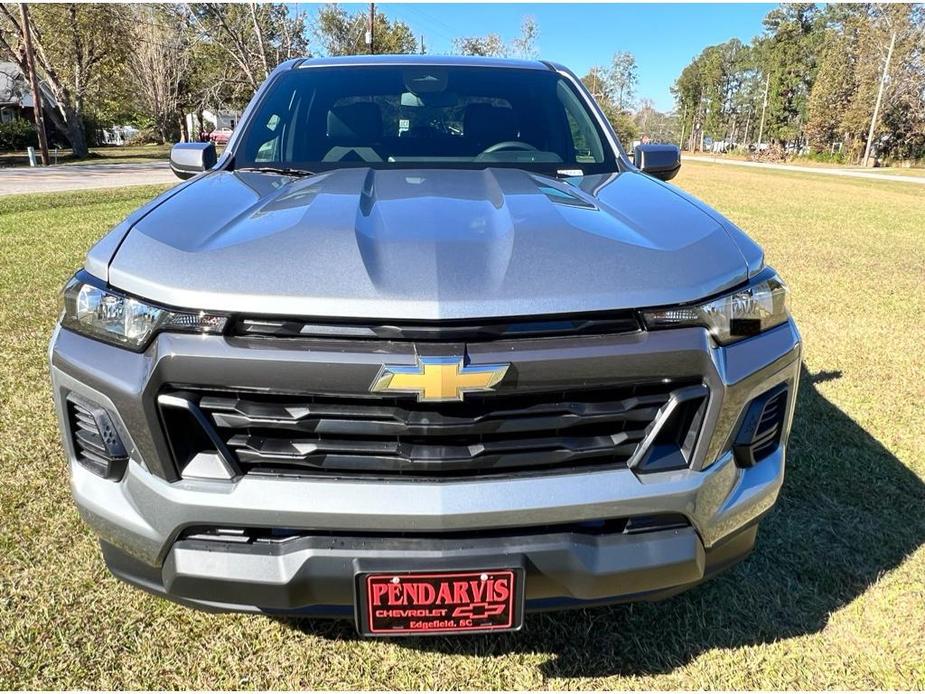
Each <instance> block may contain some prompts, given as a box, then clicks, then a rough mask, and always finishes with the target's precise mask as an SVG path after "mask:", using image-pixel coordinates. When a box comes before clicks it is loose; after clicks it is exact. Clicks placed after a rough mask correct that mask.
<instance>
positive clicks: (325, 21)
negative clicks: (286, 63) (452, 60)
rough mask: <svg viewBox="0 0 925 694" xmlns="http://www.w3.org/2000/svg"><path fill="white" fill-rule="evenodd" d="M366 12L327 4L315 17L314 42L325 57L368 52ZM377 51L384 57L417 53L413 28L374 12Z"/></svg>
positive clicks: (374, 47)
mask: <svg viewBox="0 0 925 694" xmlns="http://www.w3.org/2000/svg"><path fill="white" fill-rule="evenodd" d="M368 29H369V18H368V15H367V14H366V12H354V13H352V14H351V13H348V12H347V10H346V9H345V8H344V6H343V5H325V6H324V7H322V8H320V9H319V10H318V12H317V14H316V16H315V29H314V34H315V40H316V41H318V43H319V44H320V45H321V52H322V53H324V54H325V55H359V54H362V53H368V52H369V46H368V45H367V44H366V31H367V30H368ZM373 36H374V37H375V45H374V46H373V49H374V52H376V53H384V54H405V53H417V51H418V44H417V41H416V40H415V38H414V33H413V32H412V31H411V27H409V26H408V25H407V24H405V23H404V22H402V21H400V20H390V19H389V18H388V17H387V16H386V15H385V14H384V13H383V12H382V11H381V10H379V11H377V12H376V13H375V19H374V25H373Z"/></svg>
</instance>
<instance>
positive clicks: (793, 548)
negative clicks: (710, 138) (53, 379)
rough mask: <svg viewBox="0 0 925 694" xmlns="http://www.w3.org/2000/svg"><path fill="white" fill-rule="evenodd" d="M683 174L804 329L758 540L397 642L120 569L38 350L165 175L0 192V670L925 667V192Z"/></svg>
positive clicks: (913, 682)
mask: <svg viewBox="0 0 925 694" xmlns="http://www.w3.org/2000/svg"><path fill="white" fill-rule="evenodd" d="M677 183H678V184H679V185H680V186H682V187H684V188H686V189H687V190H689V191H691V192H693V193H694V194H696V195H698V196H700V197H702V198H704V199H705V200H707V201H708V202H710V203H711V204H713V205H715V206H716V207H717V208H719V209H720V210H721V211H722V212H724V213H726V214H728V215H729V216H730V217H731V218H732V219H733V220H734V221H735V222H737V223H738V224H740V225H741V226H742V227H744V228H746V229H748V230H749V231H750V232H751V233H752V234H753V235H754V236H755V237H756V238H757V239H758V241H760V242H761V243H762V244H763V245H764V247H765V248H766V250H767V256H768V260H769V262H770V263H771V264H773V265H774V266H775V267H776V268H778V270H779V271H780V272H781V273H782V275H783V276H784V278H785V279H786V280H787V281H788V282H789V284H790V287H791V289H792V291H793V311H794V314H795V316H796V318H797V321H798V322H799V325H800V329H801V330H802V334H803V337H804V340H805V352H804V358H805V376H804V378H803V383H802V385H801V392H800V402H799V405H798V412H797V418H796V422H795V428H794V433H793V439H792V444H793V445H792V448H791V454H790V461H789V464H790V466H789V472H788V477H787V481H786V484H785V489H784V492H783V496H782V499H781V502H780V504H779V505H778V507H777V509H776V511H774V512H773V513H772V515H770V516H769V517H768V518H767V519H766V520H765V521H764V522H763V525H762V530H761V533H760V534H759V546H758V549H757V551H756V553H755V554H754V555H753V556H752V557H751V558H750V559H748V560H747V561H746V562H745V563H743V564H741V565H739V566H738V567H737V568H735V569H734V570H732V571H730V572H728V573H726V574H724V575H722V576H721V577H719V578H718V579H716V580H714V581H713V582H711V583H708V584H705V585H703V586H701V587H698V588H696V589H694V590H692V591H690V592H688V593H686V594H684V595H682V596H679V597H676V598H673V599H671V600H669V601H666V602H663V603H658V604H637V605H630V606H621V607H614V608H604V609H595V610H588V611H578V612H566V613H560V614H549V615H530V616H528V619H527V624H526V628H525V629H524V631H523V632H521V633H518V634H510V635H505V636H495V637H487V638H481V637H480V638H467V639H447V638H440V639H435V640H406V641H391V642H388V641H386V642H384V641H362V640H358V639H356V638H355V636H354V633H353V629H352V627H351V626H350V625H349V624H345V623H330V622H308V623H294V622H281V621H278V620H274V619H269V618H265V617H253V616H236V615H209V614H204V613H200V612H195V611H191V610H188V609H186V608H183V607H179V606H177V605H174V604H171V603H168V602H165V601H163V600H159V599H156V598H153V597H151V596H149V595H147V594H145V593H142V592H140V591H138V590H135V589H133V588H129V587H127V586H125V585H123V584H121V583H119V582H118V581H116V580H115V579H114V578H111V577H110V576H109V575H108V574H107V572H106V570H105V569H104V568H103V564H102V561H101V559H100V556H99V552H98V549H97V545H96V543H95V540H94V538H93V536H92V535H91V534H90V532H89V531H88V530H87V529H86V528H85V527H84V526H83V525H82V524H81V522H80V520H79V519H78V516H77V512H76V511H75V509H74V507H73V505H72V504H71V501H70V498H69V491H68V483H67V470H66V467H65V463H64V460H63V457H62V453H61V447H60V444H59V442H58V434H57V429H56V426H55V419H54V416H53V412H52V407H51V398H50V392H49V391H50V389H49V384H48V376H47V369H46V364H45V359H46V354H45V350H46V347H47V341H48V337H49V335H50V333H51V329H52V325H53V323H54V320H55V316H56V312H57V292H58V290H59V288H60V286H61V285H62V284H63V282H64V281H65V279H66V278H67V277H68V276H69V274H70V273H71V272H72V271H73V270H74V268H76V267H77V266H78V265H79V264H80V262H81V258H82V256H83V253H84V252H85V251H86V249H87V247H88V246H89V245H90V244H91V243H92V242H93V241H94V240H95V239H96V238H98V237H99V236H100V235H101V234H102V232H103V231H104V230H105V229H106V228H107V227H108V226H110V225H111V224H113V223H114V222H116V221H118V220H119V219H120V218H121V217H122V216H123V215H124V214H125V213H126V212H128V211H129V210H131V209H132V208H134V207H135V206H137V205H138V204H140V203H141V202H143V201H144V200H146V199H148V198H149V197H150V196H151V195H153V194H154V192H155V189H149V188H131V189H126V190H124V191H119V192H111V191H107V192H80V193H67V194H52V195H44V196H15V197H9V198H4V199H0V326H2V330H0V359H2V365H3V366H2V372H0V418H2V420H0V421H2V430H0V473H2V475H3V483H2V484H0V521H2V528H3V532H2V534H0V543H2V545H0V549H2V552H3V560H2V562H0V580H2V586H3V589H2V592H0V688H147V687H152V688H220V687H242V688H277V687H278V688H289V687H307V688H320V687H325V688H349V687H359V688H374V689H375V688H384V689H391V688H420V687H436V688H465V689H480V688H499V687H506V688H537V687H545V688H578V687H582V688H590V687H595V688H596V687H603V688H639V687H642V688H657V689H661V688H693V689H699V688H724V689H736V688H741V687H745V688H748V687H762V688H787V687H804V688H813V689H816V688H820V689H821V688H831V687H848V688H853V687H860V688H880V687H885V688H892V687H898V688H908V687H919V688H921V687H925V547H923V543H925V425H923V419H922V407H923V402H925V373H923V372H925V357H923V353H925V329H923V325H925V319H923V315H925V288H923V285H925V221H923V220H925V190H923V189H922V188H921V187H920V186H917V185H912V184H900V183H886V182H884V183H879V182H873V181H861V180H849V179H839V178H834V177H824V176H818V175H812V174H791V173H779V172H772V171H757V170H751V169H742V168H739V167H716V166H710V165H705V164H691V163H688V164H685V166H684V168H683V169H682V173H681V175H680V176H679V177H678V179H677ZM677 233H679V234H683V233H684V229H680V228H679V229H678V230H677Z"/></svg>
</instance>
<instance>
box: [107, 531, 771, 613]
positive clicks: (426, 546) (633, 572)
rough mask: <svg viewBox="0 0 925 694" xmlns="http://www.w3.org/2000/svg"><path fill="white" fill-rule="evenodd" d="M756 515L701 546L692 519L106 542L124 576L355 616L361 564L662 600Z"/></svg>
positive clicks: (746, 546)
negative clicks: (524, 529) (681, 524)
mask: <svg viewBox="0 0 925 694" xmlns="http://www.w3.org/2000/svg"><path fill="white" fill-rule="evenodd" d="M756 532H757V525H756V524H753V525H751V526H749V527H747V528H745V529H743V530H741V531H740V532H738V533H737V534H736V535H734V536H732V537H731V538H728V539H727V540H726V541H724V542H723V543H721V544H720V545H717V546H714V547H712V548H710V549H709V550H705V549H704V547H703V544H702V543H701V541H700V538H699V536H698V535H697V533H696V532H695V531H694V530H693V529H692V528H690V527H688V528H678V529H671V530H660V531H653V532H646V533H640V534H637V535H627V534H613V535H582V534H578V533H555V534H534V535H524V536H515V537H487V538H475V539H465V540H459V539H447V538H441V539H430V538H426V539H422V538H382V537H375V538H370V537H367V538H363V537H330V536H305V537H299V538H296V539H293V540H291V541H288V542H285V543H280V544H265V545H257V544H240V545H239V544H235V543H230V542H218V541H212V540H181V541H179V542H177V543H175V544H174V546H173V547H172V548H171V550H170V552H169V553H168V555H167V558H166V560H165V562H164V564H163V566H161V567H153V566H149V565H147V564H144V563H142V562H140V561H138V560H137V559H134V558H133V557H131V556H130V555H128V554H126V553H124V552H122V551H121V550H119V549H118V548H116V547H114V546H112V545H109V544H106V543H102V548H103V554H104V557H105V559H106V563H107V565H108V566H109V569H110V570H111V571H112V572H113V574H115V575H116V576H117V577H119V578H121V579H122V580H124V581H127V582H128V583H131V584H134V585H137V586H139V587H141V588H144V589H146V590H149V591H151V592H153V593H156V594H158V595H162V596H164V597H167V598H170V599H172V600H175V601H177V602H181V603H184V604H187V605H190V606H193V607H197V608H200V609H206V610H213V611H225V610H230V611H245V612H262V613H269V614H306V615H313V616H332V617H338V616H340V617H350V616H352V615H353V610H354V602H355V585H356V576H357V575H358V574H360V573H365V572H383V571H415V570H441V571H442V570H467V569H488V568H522V569H523V570H524V572H525V575H526V580H525V598H526V609H527V610H528V611H536V610H544V609H558V608H565V607H580V606H591V605H596V604H606V603H613V602H624V601H632V600H658V599H662V598H665V597H669V596H671V595H674V594H676V593H679V592H681V591H682V590H685V589H686V588H689V587H691V586H693V585H695V584H697V583H699V582H700V581H702V580H703V579H705V578H708V577H709V576H711V575H712V574H715V573H716V572H718V571H720V570H722V569H724V568H726V567H727V566H730V565H731V564H733V563H735V562H736V561H738V560H740V559H742V558H744V557H745V556H746V555H747V554H748V553H749V552H750V551H751V550H752V548H753V546H754V543H755V536H756Z"/></svg>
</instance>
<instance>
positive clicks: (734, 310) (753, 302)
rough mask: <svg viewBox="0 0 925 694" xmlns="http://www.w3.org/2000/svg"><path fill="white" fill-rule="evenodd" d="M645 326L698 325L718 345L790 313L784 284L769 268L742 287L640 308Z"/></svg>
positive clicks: (759, 329)
mask: <svg viewBox="0 0 925 694" xmlns="http://www.w3.org/2000/svg"><path fill="white" fill-rule="evenodd" d="M642 315H643V319H644V320H645V322H646V327H647V328H649V329H650V330H657V329H659V328H684V327H688V326H702V327H704V328H706V329H707V330H709V331H710V334H711V335H712V336H713V338H714V339H715V340H716V341H717V342H718V343H720V344H721V345H725V344H729V343H730V342H735V341H736V340H741V339H742V338H744V337H750V336H752V335H757V334H758V333H760V332H762V331H764V330H767V329H768V328H773V327H774V326H775V325H780V324H781V323H783V322H785V321H786V320H787V318H788V317H789V316H790V312H789V311H788V309H787V285H785V284H784V283H783V282H782V281H781V279H780V277H778V276H777V274H776V273H775V272H774V271H773V270H771V269H770V268H769V269H767V270H765V271H764V272H762V273H761V274H759V275H758V276H757V277H755V279H754V280H753V281H752V283H751V284H750V285H749V286H747V287H745V288H744V289H737V290H736V291H734V292H732V293H730V294H727V295H726V296H721V297H720V298H718V299H713V300H712V301H708V302H705V303H702V304H698V305H695V306H676V307H673V308H660V309H653V310H649V311H643V312H642Z"/></svg>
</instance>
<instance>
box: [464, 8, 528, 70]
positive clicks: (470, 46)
mask: <svg viewBox="0 0 925 694" xmlns="http://www.w3.org/2000/svg"><path fill="white" fill-rule="evenodd" d="M539 35H540V28H539V25H538V24H537V22H536V18H535V17H531V16H526V17H524V18H523V20H522V21H521V24H520V35H519V36H518V37H517V38H515V39H512V40H511V41H510V43H505V41H504V39H503V38H502V37H501V35H500V34H495V33H491V34H486V35H485V36H462V37H459V38H455V39H453V52H454V53H456V54H457V55H481V56H489V57H497V58H507V57H511V58H521V59H523V60H535V59H536V58H537V56H538V55H539V49H538V48H537V45H536V40H537V38H538V37H539Z"/></svg>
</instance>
